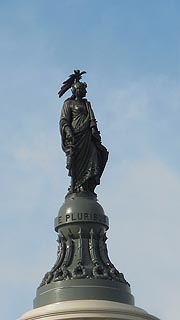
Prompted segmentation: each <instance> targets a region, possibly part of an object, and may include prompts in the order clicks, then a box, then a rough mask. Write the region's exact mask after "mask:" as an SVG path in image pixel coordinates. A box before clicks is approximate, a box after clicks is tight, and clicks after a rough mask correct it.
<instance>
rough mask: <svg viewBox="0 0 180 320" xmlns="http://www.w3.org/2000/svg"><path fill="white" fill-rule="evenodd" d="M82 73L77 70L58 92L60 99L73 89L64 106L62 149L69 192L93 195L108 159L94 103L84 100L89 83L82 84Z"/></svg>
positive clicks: (61, 125)
mask: <svg viewBox="0 0 180 320" xmlns="http://www.w3.org/2000/svg"><path fill="white" fill-rule="evenodd" d="M83 73H85V71H83V72H80V70H75V71H74V74H72V75H70V76H69V79H68V80H66V81H64V82H63V86H62V87H61V90H60V91H59V93H58V94H59V97H61V96H62V95H63V94H64V93H65V92H66V91H67V90H68V89H70V88H71V90H72V96H71V97H70V98H68V99H67V100H65V102H64V104H63V107H62V111H61V118H60V133H61V137H62V149H63V151H64V152H65V153H66V157H67V166H66V168H67V169H68V170H69V176H71V186H70V188H69V192H70V193H71V192H83V191H86V192H92V193H94V189H95V187H96V186H97V185H98V184H100V177H101V175H102V173H103V170H104V168H105V165H106V162H107V159H108V151H107V149H106V148H105V147H104V146H103V145H102V143H101V136H100V132H99V131H98V128H97V121H96V119H95V116H94V112H93V110H92V108H91V104H90V102H89V101H88V100H87V99H85V96H86V93H87V91H86V88H87V84H86V83H85V82H80V79H81V76H82V74H83Z"/></svg>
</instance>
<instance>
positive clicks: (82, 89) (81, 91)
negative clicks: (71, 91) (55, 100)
mask: <svg viewBox="0 0 180 320" xmlns="http://www.w3.org/2000/svg"><path fill="white" fill-rule="evenodd" d="M86 93H87V90H86V88H85V87H79V88H77V89H76V97H78V98H83V97H85V96H86Z"/></svg>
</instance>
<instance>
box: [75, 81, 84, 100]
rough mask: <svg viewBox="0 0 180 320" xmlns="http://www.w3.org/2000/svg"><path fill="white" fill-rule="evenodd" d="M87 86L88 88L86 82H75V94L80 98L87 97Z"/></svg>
mask: <svg viewBox="0 0 180 320" xmlns="http://www.w3.org/2000/svg"><path fill="white" fill-rule="evenodd" d="M86 88H87V84H86V82H80V81H78V82H75V83H74V84H73V85H72V87H71V90H72V93H73V96H75V97H79V98H83V97H85V96H86V93H87V90H86Z"/></svg>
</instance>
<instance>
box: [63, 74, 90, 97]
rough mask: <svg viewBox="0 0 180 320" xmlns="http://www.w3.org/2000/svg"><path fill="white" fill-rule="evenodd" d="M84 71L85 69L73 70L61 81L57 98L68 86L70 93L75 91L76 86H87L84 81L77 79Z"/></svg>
mask: <svg viewBox="0 0 180 320" xmlns="http://www.w3.org/2000/svg"><path fill="white" fill-rule="evenodd" d="M84 73H86V71H80V70H74V73H73V74H71V75H70V76H69V78H68V79H67V80H65V81H64V82H63V85H62V87H61V88H60V91H59V92H58V95H59V98H61V97H62V96H63V94H64V93H65V92H66V91H67V90H69V89H70V88H71V89H72V93H75V91H76V89H78V88H87V84H86V82H80V81H79V80H81V78H82V75H83V74H84Z"/></svg>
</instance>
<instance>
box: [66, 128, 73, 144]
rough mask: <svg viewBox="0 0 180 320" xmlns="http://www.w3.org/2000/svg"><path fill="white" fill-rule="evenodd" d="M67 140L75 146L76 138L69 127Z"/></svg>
mask: <svg viewBox="0 0 180 320" xmlns="http://www.w3.org/2000/svg"><path fill="white" fill-rule="evenodd" d="M66 140H67V142H68V144H69V143H70V144H73V142H74V137H73V134H72V131H71V129H70V128H69V127H66Z"/></svg>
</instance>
